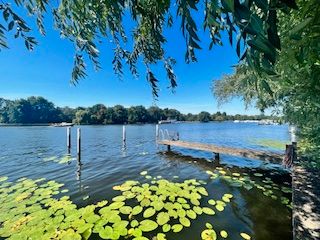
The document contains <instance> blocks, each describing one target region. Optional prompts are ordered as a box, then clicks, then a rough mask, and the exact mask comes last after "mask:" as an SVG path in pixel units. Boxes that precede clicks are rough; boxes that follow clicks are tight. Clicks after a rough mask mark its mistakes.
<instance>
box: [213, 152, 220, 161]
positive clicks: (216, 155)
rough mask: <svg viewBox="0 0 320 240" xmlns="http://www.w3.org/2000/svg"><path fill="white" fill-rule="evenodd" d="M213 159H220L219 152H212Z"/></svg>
mask: <svg viewBox="0 0 320 240" xmlns="http://www.w3.org/2000/svg"><path fill="white" fill-rule="evenodd" d="M214 160H216V161H219V160H220V154H219V153H214Z"/></svg>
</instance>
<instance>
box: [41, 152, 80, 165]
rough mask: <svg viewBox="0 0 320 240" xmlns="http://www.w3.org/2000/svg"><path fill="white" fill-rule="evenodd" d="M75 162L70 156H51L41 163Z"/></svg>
mask: <svg viewBox="0 0 320 240" xmlns="http://www.w3.org/2000/svg"><path fill="white" fill-rule="evenodd" d="M74 160H76V158H75V157H72V156H71V155H70V154H66V155H63V156H61V157H59V156H51V157H45V158H43V161H45V162H48V161H53V162H56V163H59V164H68V163H70V162H72V161H74Z"/></svg>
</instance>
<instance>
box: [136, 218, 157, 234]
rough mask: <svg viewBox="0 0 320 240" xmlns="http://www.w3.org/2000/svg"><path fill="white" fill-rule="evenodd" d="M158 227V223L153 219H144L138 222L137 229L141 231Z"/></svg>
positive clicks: (148, 230)
mask: <svg viewBox="0 0 320 240" xmlns="http://www.w3.org/2000/svg"><path fill="white" fill-rule="evenodd" d="M157 227H158V224H157V223H156V222H155V221H152V220H149V219H146V220H143V221H141V222H140V226H139V229H140V230H141V231H143V232H151V231H153V230H155V229H156V228H157Z"/></svg>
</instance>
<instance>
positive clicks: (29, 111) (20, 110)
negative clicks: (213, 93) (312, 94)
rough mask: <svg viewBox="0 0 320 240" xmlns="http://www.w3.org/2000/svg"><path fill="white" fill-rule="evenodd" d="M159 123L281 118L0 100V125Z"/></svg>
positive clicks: (135, 107) (39, 100) (276, 119)
mask: <svg viewBox="0 0 320 240" xmlns="http://www.w3.org/2000/svg"><path fill="white" fill-rule="evenodd" d="M161 120H175V121H178V122H211V121H235V120H237V121H246V120H256V121H260V120H272V121H280V120H281V119H280V117H277V116H266V115H263V114H261V115H241V114H236V115H228V114H227V113H226V112H219V111H218V112H216V113H213V114H210V113H209V112H205V111H202V112H200V113H198V114H191V113H188V114H183V113H181V112H180V111H178V110H176V109H169V108H163V109H161V108H159V107H156V106H151V107H149V108H146V107H144V106H141V105H140V106H131V107H128V108H126V107H124V106H122V105H115V106H113V107H107V106H105V105H104V104H95V105H93V106H91V107H76V108H70V107H57V106H55V105H54V103H52V102H50V101H48V100H47V99H45V98H43V97H35V96H31V97H28V98H26V99H18V100H8V99H4V98H0V126H47V125H50V124H52V123H59V122H70V123H71V122H72V123H74V124H77V125H109V124H110V125H111V124H112V125H116V124H147V123H158V122H159V121H161Z"/></svg>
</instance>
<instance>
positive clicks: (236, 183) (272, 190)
mask: <svg viewBox="0 0 320 240" xmlns="http://www.w3.org/2000/svg"><path fill="white" fill-rule="evenodd" d="M206 173H207V174H208V175H209V176H210V179H213V180H214V179H218V178H219V179H222V180H224V181H227V182H228V183H229V185H230V186H233V187H239V188H245V189H246V190H248V191H249V190H251V189H252V188H256V189H258V190H260V191H262V193H263V195H265V196H267V197H270V198H272V199H274V200H277V199H280V200H281V203H282V204H284V205H286V206H287V207H288V208H290V209H292V204H291V200H290V199H289V198H287V197H285V196H279V195H281V194H283V193H284V194H291V193H292V189H291V188H289V187H288V186H282V187H281V188H280V187H279V185H278V184H276V183H274V182H273V181H272V179H271V178H269V177H265V176H264V174H262V173H260V172H255V173H253V174H252V175H253V177H257V178H258V179H259V180H260V181H261V183H259V181H255V180H254V179H253V178H250V176H249V175H248V174H247V173H236V172H231V171H228V169H222V168H221V167H217V168H216V169H215V170H214V171H210V170H207V171H206ZM287 184H289V183H287ZM227 199H228V195H227V196H224V200H227ZM209 204H211V205H215V204H214V202H212V201H211V202H209ZM216 208H217V210H218V211H219V210H223V205H220V206H218V205H217V206H216Z"/></svg>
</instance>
